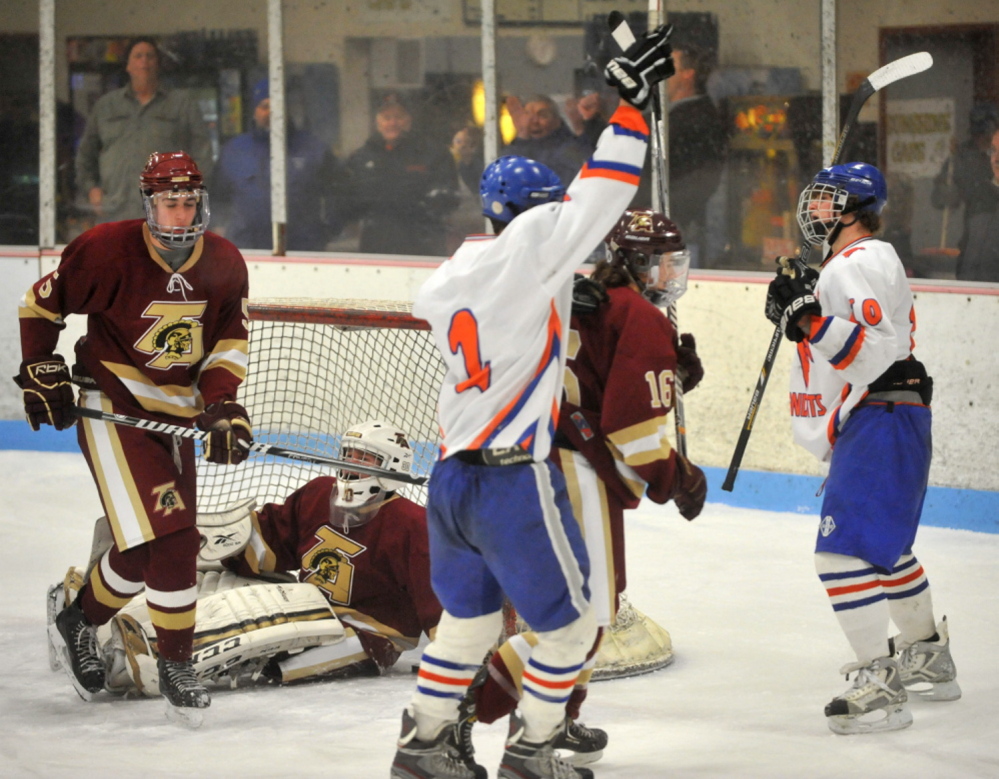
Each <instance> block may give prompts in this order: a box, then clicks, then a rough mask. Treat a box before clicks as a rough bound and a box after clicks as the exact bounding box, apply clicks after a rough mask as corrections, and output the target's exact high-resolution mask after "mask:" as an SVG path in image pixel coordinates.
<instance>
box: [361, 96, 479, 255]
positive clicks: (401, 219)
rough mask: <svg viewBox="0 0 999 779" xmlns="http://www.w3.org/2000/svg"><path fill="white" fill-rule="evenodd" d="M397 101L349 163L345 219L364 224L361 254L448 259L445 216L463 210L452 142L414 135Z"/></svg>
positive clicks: (382, 112) (389, 100)
mask: <svg viewBox="0 0 999 779" xmlns="http://www.w3.org/2000/svg"><path fill="white" fill-rule="evenodd" d="M412 129H413V116H412V114H411V113H410V111H409V108H408V107H407V106H406V105H405V103H404V102H403V101H402V99H401V98H399V97H398V96H397V95H389V96H387V97H386V98H385V100H384V101H383V102H382V104H381V105H380V106H379V108H378V112H377V113H376V115H375V132H373V133H372V134H371V136H370V137H369V138H368V140H367V141H365V143H364V145H363V146H361V148H359V149H358V150H357V151H355V152H354V153H353V154H351V155H350V157H348V158H347V171H348V174H349V181H350V193H351V197H350V201H349V202H346V203H345V208H347V209H348V211H347V213H345V216H346V217H347V218H350V219H360V220H361V243H360V251H362V252H370V253H376V254H422V255H430V256H436V257H443V256H446V255H447V243H446V226H445V222H444V219H445V216H447V214H448V213H450V212H451V211H453V210H454V209H455V207H456V206H457V205H458V201H459V196H458V192H457V188H458V173H457V170H456V168H455V163H454V159H453V158H452V157H451V153H450V151H449V150H448V146H447V143H446V142H441V143H439V142H436V141H433V140H431V139H430V138H424V137H421V136H420V135H418V134H416V133H414V132H413V131H412Z"/></svg>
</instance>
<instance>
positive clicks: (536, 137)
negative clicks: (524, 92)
mask: <svg viewBox="0 0 999 779" xmlns="http://www.w3.org/2000/svg"><path fill="white" fill-rule="evenodd" d="M506 105H507V108H508V109H509V110H510V116H511V118H512V119H513V124H514V127H516V128H517V137H516V138H514V139H513V140H512V141H511V142H510V143H509V144H508V145H507V146H506V147H505V148H504V149H503V154H515V155H518V156H520V157H528V158H530V159H532V160H536V161H538V162H540V163H541V164H542V165H546V166H548V167H549V168H551V169H552V170H553V171H555V174H556V175H557V176H558V177H559V181H565V182H569V181H572V180H573V179H574V178H575V177H576V174H577V173H579V169H580V168H582V167H583V163H584V162H586V160H587V159H588V158H589V156H590V154H591V153H592V152H593V148H594V146H595V145H596V141H595V140H594V141H593V142H590V141H589V140H587V138H585V137H578V136H576V135H575V134H574V133H573V132H572V130H570V129H569V128H568V127H567V126H566V125H565V123H564V122H563V121H562V117H561V115H560V114H559V111H558V106H556V105H555V101H554V100H552V99H551V98H550V97H548V96H547V95H534V96H533V97H531V98H528V100H527V102H526V103H523V104H521V102H520V100H519V99H518V98H516V97H514V96H512V95H511V96H509V97H507V99H506ZM596 137H597V138H599V137H600V135H599V133H597V135H596Z"/></svg>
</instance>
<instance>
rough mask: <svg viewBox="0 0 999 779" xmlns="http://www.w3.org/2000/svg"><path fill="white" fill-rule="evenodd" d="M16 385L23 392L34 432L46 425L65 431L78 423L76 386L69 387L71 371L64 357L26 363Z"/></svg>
mask: <svg viewBox="0 0 999 779" xmlns="http://www.w3.org/2000/svg"><path fill="white" fill-rule="evenodd" d="M14 383H16V384H17V386H18V387H20V388H21V390H22V395H23V399H24V412H25V414H26V415H27V417H28V424H29V425H31V429H32V430H38V429H39V428H40V427H41V426H42V425H52V426H53V427H54V428H55V429H56V430H65V429H66V428H67V427H72V426H73V425H74V424H75V423H76V416H75V415H74V414H73V406H74V405H75V399H74V397H73V385H72V384H70V383H69V368H67V367H66V361H65V360H63V358H62V355H59V354H53V355H52V356H51V357H49V358H47V359H36V360H25V361H24V362H22V363H21V372H20V373H19V374H18V375H17V376H15V377H14Z"/></svg>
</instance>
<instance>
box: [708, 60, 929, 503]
mask: <svg viewBox="0 0 999 779" xmlns="http://www.w3.org/2000/svg"><path fill="white" fill-rule="evenodd" d="M931 65H933V57H931V56H930V55H929V53H928V52H925V51H921V52H917V53H915V54H909V55H908V56H905V57H901V58H900V59H897V60H895V61H894V62H889V63H888V64H887V65H884V66H883V67H880V68H878V69H877V70H875V71H874V72H873V73H871V75H869V76H868V77H867V78H865V79H864V83H863V84H861V85H860V86H859V87H857V91H856V92H854V93H853V100H852V101H851V103H850V108H849V110H848V111H847V113H846V119H845V120H844V121H843V130H842V131H841V132H840V135H839V141H838V142H837V144H836V149H835V151H834V152H833V157H832V162H831V163H830V165H836V164H838V163H839V161H840V157H841V156H842V154H843V150H844V149H845V148H846V142H847V139H848V138H849V137H850V133H851V132H853V130H854V128H855V127H856V125H857V117H858V116H859V115H860V109H861V108H863V107H864V103H866V102H867V100H868V98H870V97H871V95H873V94H874V93H875V92H879V91H880V90H882V89H884V88H885V87H886V86H888V85H889V84H894V83H895V82H896V81H900V80H902V79H903V78H908V77H909V76H915V75H916V74H917V73H922V72H923V71H924V70H928V69H929V68H930V66H931ZM811 248H812V247H811V244H808V243H804V244H802V246H801V254H800V257H798V258H797V260H796V265H797V266H798V269H799V271H800V270H801V269H803V268H806V267H807V263H808V254H809V252H810V251H811ZM782 337H783V333H782V332H781V329H780V325H777V326H776V327H774V334H773V336H772V337H771V338H770V347H769V348H768V349H767V356H766V357H765V358H764V360H763V367H762V368H761V369H760V377H759V378H758V379H757V380H756V389H755V390H754V391H753V397H752V398H751V399H750V401H749V410H748V411H747V412H746V419H745V421H744V422H743V423H742V430H741V431H740V433H739V440H738V442H737V443H736V445H735V451H734V452H733V453H732V462H731V463H730V464H729V466H728V473H727V474H726V475H725V481H724V482H723V483H722V489H723V490H725V491H727V492H731V491H732V488H733V487H734V486H735V477H736V475H737V474H738V473H739V466H740V465H741V464H742V456H743V454H745V452H746V444H748V443H749V436H750V434H751V433H752V432H753V423H754V422H755V421H756V414H757V412H758V411H759V409H760V401H762V400H763V391H764V390H765V389H766V388H767V381H769V379H770V373H771V369H772V368H773V365H774V361H775V360H776V359H777V349H778V347H780V342H781V339H782Z"/></svg>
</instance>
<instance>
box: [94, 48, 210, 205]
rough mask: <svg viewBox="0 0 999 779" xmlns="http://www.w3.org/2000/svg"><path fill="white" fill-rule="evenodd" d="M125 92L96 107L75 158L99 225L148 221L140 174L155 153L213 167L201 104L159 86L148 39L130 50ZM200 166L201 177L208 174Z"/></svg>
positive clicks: (104, 99) (153, 51)
mask: <svg viewBox="0 0 999 779" xmlns="http://www.w3.org/2000/svg"><path fill="white" fill-rule="evenodd" d="M125 70H126V72H127V73H128V77H129V84H128V85H127V86H124V87H121V88H120V89H116V90H114V91H113V92H109V93H107V94H106V95H103V96H102V97H101V98H100V99H99V100H98V101H97V102H96V103H95V104H94V108H93V111H92V112H91V114H90V118H89V120H88V121H87V128H86V130H84V133H83V137H82V138H81V139H80V147H79V150H78V151H77V155H76V181H77V186H78V187H79V188H80V191H81V192H84V193H86V195H87V200H88V201H89V203H90V205H91V207H92V208H93V209H94V216H95V219H96V221H97V222H115V221H119V220H122V219H141V218H144V217H145V214H144V213H143V208H142V198H141V197H140V195H139V174H140V173H141V172H142V167H143V165H145V163H146V160H147V159H148V158H149V155H150V154H152V153H153V152H156V151H168V150H178V149H179V150H183V151H186V152H187V153H188V154H190V155H191V156H192V157H194V159H196V160H199V161H201V160H205V161H210V160H211V159H212V157H211V145H210V142H209V138H208V128H207V127H206V126H205V123H204V120H203V119H202V117H201V113H200V112H199V111H198V106H197V104H196V103H195V102H194V101H193V100H191V99H190V97H188V95H187V94H186V93H185V92H182V91H177V90H167V89H164V88H163V87H161V86H160V54H159V50H158V49H157V48H156V44H155V42H154V41H152V40H151V39H149V38H138V39H136V40H134V41H132V42H131V43H130V44H129V47H128V57H127V65H126V68H125ZM210 167H211V166H210V164H209V165H205V164H202V171H203V172H204V171H205V169H206V168H210Z"/></svg>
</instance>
